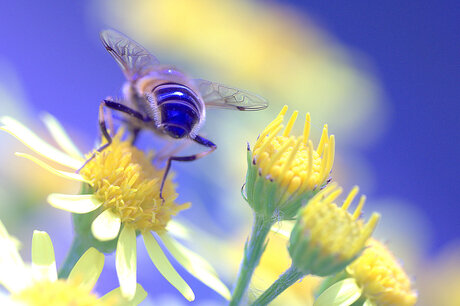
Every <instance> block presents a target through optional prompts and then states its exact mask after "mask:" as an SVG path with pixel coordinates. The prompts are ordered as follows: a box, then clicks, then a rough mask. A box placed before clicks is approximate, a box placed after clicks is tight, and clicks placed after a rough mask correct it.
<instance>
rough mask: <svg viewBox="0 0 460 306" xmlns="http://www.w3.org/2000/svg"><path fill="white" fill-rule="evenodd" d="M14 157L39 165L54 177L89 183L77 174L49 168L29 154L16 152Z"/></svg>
mask: <svg viewBox="0 0 460 306" xmlns="http://www.w3.org/2000/svg"><path fill="white" fill-rule="evenodd" d="M15 155H16V156H19V157H24V158H27V159H28V160H31V161H33V162H34V163H36V164H37V165H39V166H40V167H42V168H44V169H45V170H48V171H49V172H51V173H53V174H55V175H58V176H60V177H63V178H66V179H69V180H74V181H79V182H84V183H88V184H90V183H91V182H90V181H87V180H85V179H84V178H83V177H82V176H81V175H80V174H78V173H75V172H68V171H61V170H57V169H55V168H53V167H51V166H50V165H48V164H47V163H45V162H43V161H41V160H39V159H38V158H36V157H34V156H32V155H29V154H26V153H18V152H16V153H15Z"/></svg>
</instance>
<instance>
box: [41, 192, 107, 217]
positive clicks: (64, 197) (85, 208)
mask: <svg viewBox="0 0 460 306" xmlns="http://www.w3.org/2000/svg"><path fill="white" fill-rule="evenodd" d="M47 201H48V203H50V205H51V206H53V207H55V208H58V209H63V210H66V211H69V212H72V213H76V214H86V213H89V212H91V211H93V210H95V209H97V208H98V207H99V206H101V205H102V202H100V201H98V200H97V199H96V198H95V197H94V196H93V195H91V194H77V195H73V194H60V193H52V194H50V195H49V196H48V198H47Z"/></svg>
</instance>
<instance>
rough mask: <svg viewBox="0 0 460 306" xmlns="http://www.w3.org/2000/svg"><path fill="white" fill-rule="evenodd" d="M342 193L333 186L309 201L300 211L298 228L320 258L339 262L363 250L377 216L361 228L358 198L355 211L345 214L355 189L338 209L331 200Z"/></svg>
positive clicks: (361, 204)
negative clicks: (315, 247) (320, 254)
mask: <svg viewBox="0 0 460 306" xmlns="http://www.w3.org/2000/svg"><path fill="white" fill-rule="evenodd" d="M341 193H342V188H337V185H336V184H333V185H330V186H328V187H326V188H325V189H324V190H322V191H321V192H320V193H318V194H317V195H316V196H315V197H313V198H312V199H311V200H310V202H309V203H308V205H307V206H306V207H305V208H304V209H302V210H301V212H300V215H299V224H300V227H301V228H302V230H303V231H304V234H305V235H307V236H308V237H309V239H310V244H311V245H314V246H318V247H319V248H320V250H321V253H323V254H324V255H332V254H335V255H337V256H338V257H339V258H340V259H341V260H348V259H351V258H353V257H354V256H356V255H357V254H358V253H359V252H360V251H361V250H362V249H363V247H364V244H365V243H366V241H367V239H368V238H369V237H370V235H371V234H372V232H373V230H374V228H375V226H376V225H377V222H378V219H379V216H378V214H374V215H372V217H371V219H370V220H369V222H368V223H367V224H366V225H364V224H363V220H362V219H358V217H359V215H360V212H361V209H362V207H363V205H364V201H365V198H364V197H362V198H361V200H360V203H359V204H358V207H357V209H356V211H355V212H354V213H353V215H352V214H350V213H349V212H348V211H347V208H348V206H349V205H350V203H351V201H352V200H353V197H354V196H355V195H356V193H357V187H355V189H354V190H353V191H352V192H350V196H349V197H348V198H347V199H346V200H345V202H344V204H343V205H342V207H339V206H337V205H336V204H335V203H334V200H335V199H336V198H337V197H338V196H339V195H340V194H341Z"/></svg>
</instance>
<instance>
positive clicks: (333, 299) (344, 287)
mask: <svg viewBox="0 0 460 306" xmlns="http://www.w3.org/2000/svg"><path fill="white" fill-rule="evenodd" d="M360 296H361V289H360V288H359V287H358V285H357V284H356V281H355V280H354V279H353V278H347V279H344V280H342V281H340V282H337V283H335V284H334V285H332V286H330V287H329V288H327V289H326V290H324V292H323V293H322V294H321V295H320V296H319V297H318V298H317V299H316V301H315V303H314V304H313V305H314V306H341V305H351V304H353V303H354V302H355V301H356V300H358V299H359V297H360Z"/></svg>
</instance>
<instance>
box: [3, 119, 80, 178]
mask: <svg viewBox="0 0 460 306" xmlns="http://www.w3.org/2000/svg"><path fill="white" fill-rule="evenodd" d="M0 122H1V123H3V124H4V126H2V127H0V129H1V130H4V131H5V132H8V133H10V134H11V135H13V136H14V137H16V138H17V139H18V140H19V141H21V142H22V143H23V144H25V145H26V146H28V147H29V148H31V149H32V150H34V151H35V152H37V153H38V154H40V155H41V156H43V157H46V158H48V159H49V160H53V161H55V162H57V163H58V164H61V165H64V166H67V167H70V168H72V169H75V170H77V169H79V168H80V167H81V166H82V165H83V163H84V161H85V160H84V159H83V158H79V159H76V158H73V157H71V156H69V155H67V154H65V153H64V152H62V151H60V150H58V149H56V148H55V147H53V146H51V145H50V144H48V143H46V142H45V141H43V140H42V139H41V138H40V137H38V136H37V135H36V134H35V133H34V132H32V131H31V130H29V129H28V128H26V127H25V126H24V125H23V124H22V123H20V122H19V121H17V120H15V119H13V118H11V117H2V118H1V119H0Z"/></svg>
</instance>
